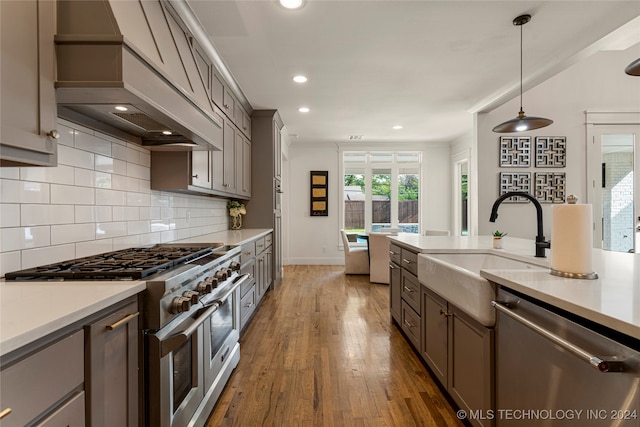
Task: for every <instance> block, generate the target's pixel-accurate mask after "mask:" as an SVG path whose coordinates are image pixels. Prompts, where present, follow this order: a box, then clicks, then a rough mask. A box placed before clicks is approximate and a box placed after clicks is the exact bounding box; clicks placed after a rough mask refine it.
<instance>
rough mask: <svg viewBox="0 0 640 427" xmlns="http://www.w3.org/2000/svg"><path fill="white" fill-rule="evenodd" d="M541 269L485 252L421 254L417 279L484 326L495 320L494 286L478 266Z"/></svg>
mask: <svg viewBox="0 0 640 427" xmlns="http://www.w3.org/2000/svg"><path fill="white" fill-rule="evenodd" d="M487 269H499V270H526V269H544V267H541V266H539V265H535V264H530V263H527V262H523V261H519V260H515V259H511V258H506V257H503V256H499V255H494V254H486V253H479V254H478V253H475V254H474V253H448V254H421V255H420V256H419V257H418V279H419V280H420V282H421V283H422V284H424V285H425V286H427V287H428V288H429V289H431V290H433V291H434V292H436V293H437V294H439V295H440V296H442V297H443V298H445V299H446V300H447V301H449V302H450V303H452V304H454V305H455V306H456V307H458V308H459V309H461V310H463V311H464V312H466V313H467V314H469V315H470V316H471V317H473V318H474V319H476V320H477V321H478V322H480V323H481V324H482V325H484V326H493V325H494V324H495V321H496V315H495V310H494V308H493V307H492V306H491V300H493V299H495V295H496V289H495V286H494V285H493V284H492V283H490V282H489V281H488V280H487V279H485V278H483V277H481V276H480V270H487Z"/></svg>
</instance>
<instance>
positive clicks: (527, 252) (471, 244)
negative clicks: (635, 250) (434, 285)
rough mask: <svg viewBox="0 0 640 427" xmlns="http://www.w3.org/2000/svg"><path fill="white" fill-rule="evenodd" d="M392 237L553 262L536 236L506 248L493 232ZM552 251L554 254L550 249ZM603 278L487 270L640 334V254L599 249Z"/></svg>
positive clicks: (500, 280) (429, 246)
mask: <svg viewBox="0 0 640 427" xmlns="http://www.w3.org/2000/svg"><path fill="white" fill-rule="evenodd" d="M391 239H392V241H393V242H395V243H397V244H400V245H401V246H405V247H407V248H409V249H413V250H414V251H417V252H422V253H455V252H466V253H492V254H496V255H502V256H506V257H508V258H513V259H518V260H520V261H525V262H529V263H532V264H537V265H542V266H548V258H546V259H541V258H535V257H534V256H533V255H534V253H535V245H534V241H533V240H526V239H517V238H510V237H505V238H504V240H505V243H504V249H492V247H491V246H492V245H491V241H492V238H491V236H472V237H446V236H418V235H415V234H414V235H409V234H400V235H398V236H393V237H391ZM547 256H548V255H547ZM593 265H594V270H595V271H596V272H597V273H598V279H595V280H586V279H568V278H562V277H557V276H552V275H551V274H549V273H548V272H547V271H540V270H531V269H528V270H525V269H523V270H481V272H480V275H481V276H482V277H484V278H486V279H488V280H490V281H492V282H495V283H497V284H499V285H501V286H504V287H507V288H510V289H513V290H515V291H518V292H521V293H522V294H525V295H528V296H530V297H533V298H535V299H537V300H540V301H543V302H545V303H548V304H550V305H552V306H555V307H558V308H561V309H563V310H566V311H568V312H570V313H573V314H576V315H578V316H581V317H583V318H585V319H588V320H591V321H593V322H596V323H598V324H601V325H603V326H606V327H608V328H611V329H614V330H616V331H619V332H622V333H624V334H626V335H629V336H632V337H634V338H637V339H640V255H638V254H629V253H620V252H610V251H603V250H600V249H594V250H593Z"/></svg>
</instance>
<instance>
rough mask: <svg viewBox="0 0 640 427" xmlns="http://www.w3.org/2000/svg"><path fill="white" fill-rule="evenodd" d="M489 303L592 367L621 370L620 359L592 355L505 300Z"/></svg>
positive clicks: (613, 370) (612, 370)
mask: <svg viewBox="0 0 640 427" xmlns="http://www.w3.org/2000/svg"><path fill="white" fill-rule="evenodd" d="M491 305H492V306H493V307H495V309H496V310H498V311H499V312H501V313H503V314H506V315H507V316H509V317H511V318H512V319H514V320H516V321H518V322H520V323H521V324H523V325H524V326H526V327H527V328H529V329H531V330H532V331H534V332H536V333H538V334H540V335H542V336H543V337H545V338H547V339H548V340H549V341H552V342H553V343H555V344H557V345H558V346H560V347H562V348H563V349H565V350H567V351H568V352H570V353H572V354H573V355H575V356H577V357H578V358H579V359H582V360H584V361H585V362H587V363H588V364H589V366H591V367H592V368H594V369H597V370H598V371H600V372H622V370H623V363H622V361H620V360H616V358H615V357H604V358H601V357H598V356H594V355H593V354H591V353H589V352H587V351H586V350H584V349H583V348H581V347H578V346H577V345H575V344H573V343H571V342H569V341H567V340H565V339H564V338H562V337H560V336H558V335H556V334H554V333H553V332H551V331H548V330H547V329H545V328H543V327H542V326H540V325H537V324H535V323H533V322H532V321H530V320H528V319H525V318H524V317H522V316H520V315H519V314H517V313H516V312H514V311H513V310H511V309H509V308H508V307H507V306H508V304H507V303H506V302H501V301H491Z"/></svg>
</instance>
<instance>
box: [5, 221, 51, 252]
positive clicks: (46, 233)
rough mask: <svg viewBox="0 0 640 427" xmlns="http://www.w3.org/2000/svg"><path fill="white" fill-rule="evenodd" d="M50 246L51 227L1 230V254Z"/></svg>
mask: <svg viewBox="0 0 640 427" xmlns="http://www.w3.org/2000/svg"><path fill="white" fill-rule="evenodd" d="M50 244H51V231H50V227H49V226H43V227H15V228H0V252H8V251H17V250H22V249H32V248H39V247H42V246H49V245H50Z"/></svg>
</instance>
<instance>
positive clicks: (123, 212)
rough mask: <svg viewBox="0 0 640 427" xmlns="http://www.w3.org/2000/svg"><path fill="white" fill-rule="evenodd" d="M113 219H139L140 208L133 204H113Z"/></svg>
mask: <svg viewBox="0 0 640 427" xmlns="http://www.w3.org/2000/svg"><path fill="white" fill-rule="evenodd" d="M112 209H113V221H135V220H139V219H140V208H137V207H135V206H133V207H132V206H114V207H113V208H112Z"/></svg>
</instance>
